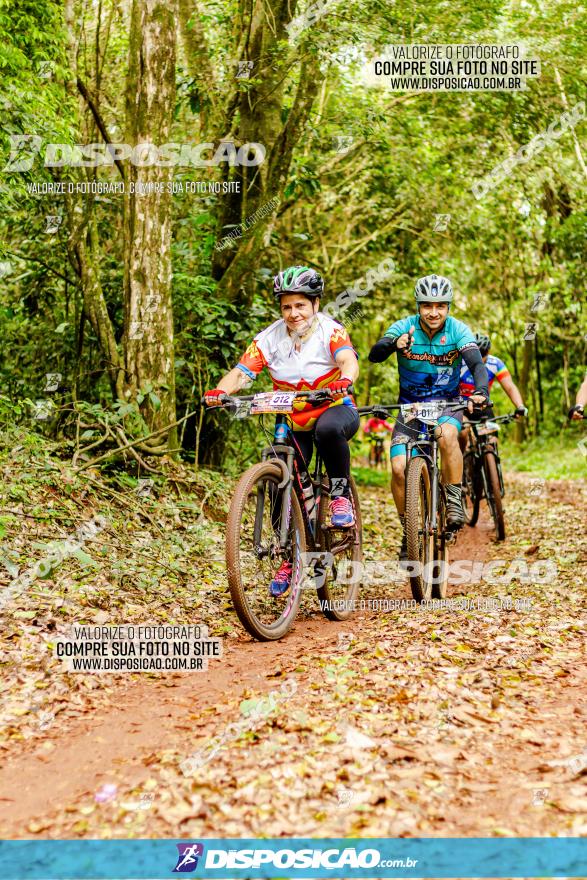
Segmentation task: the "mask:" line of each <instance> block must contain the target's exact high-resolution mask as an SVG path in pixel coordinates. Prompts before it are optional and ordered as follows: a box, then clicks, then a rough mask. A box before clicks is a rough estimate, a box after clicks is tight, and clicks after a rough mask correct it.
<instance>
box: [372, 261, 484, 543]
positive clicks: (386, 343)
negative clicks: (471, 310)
mask: <svg viewBox="0 0 587 880" xmlns="http://www.w3.org/2000/svg"><path fill="white" fill-rule="evenodd" d="M414 295H415V298H416V304H417V308H418V314H416V315H410V316H409V317H408V318H403V319H402V320H400V321H396V322H395V324H392V325H391V327H390V328H389V330H387V332H386V333H385V335H384V336H383V338H382V339H380V340H379V342H376V343H375V345H374V346H373V348H372V349H371V351H370V353H369V360H370V361H372V362H373V363H380V362H382V361H385V360H387V358H388V357H389V356H390V355H391V354H393V352H397V362H398V368H399V382H400V393H399V403H417V402H419V401H428V400H454V399H456V398H458V397H459V382H460V376H461V365H462V362H463V360H464V361H465V363H466V365H467V366H468V368H469V369H470V371H471V375H472V376H473V380H474V383H475V387H474V391H473V393H472V394H471V396H470V397H469V403H468V410H469V412H470V413H472V412H473V411H474V408H475V406H476V407H485V406H486V405H487V401H488V399H489V391H488V387H487V383H488V377H487V370H486V368H485V365H484V363H483V360H482V359H481V354H480V352H479V349H478V347H477V343H476V342H475V337H474V336H473V333H472V332H471V330H470V329H469V327H467V325H466V324H463V322H462V321H457V320H456V318H453V317H452V316H450V315H449V309H450V304H451V302H452V301H453V290H452V285H451V283H450V281H449V280H448V278H444V277H443V276H442V275H427V276H426V277H424V278H419V279H418V281H417V282H416V287H415V292H414ZM462 422H463V413H462V412H458V413H455V412H447V414H446V415H442V416H441V417H440V419H439V428H438V445H439V447H440V453H441V458H442V479H443V483H444V487H445V490H446V498H447V511H446V512H447V527H448V528H449V529H452V530H454V531H456V530H457V529H460V528H462V527H463V525H464V523H465V516H464V513H463V506H462V502H461V480H462V476H463V456H462V453H461V450H460V447H459V443H458V435H459V431H460V430H461V425H462ZM417 436H418V430H417V428H414V427H412V426H411V425H410V424H406V422H405V421H404V420H403V417H400V418H398V420H397V422H396V425H395V428H394V431H393V435H392V439H391V470H392V479H391V491H392V494H393V499H394V501H395V506H396V508H397V512H398V514H399V518H400V521H401V523H402V527H403V537H402V543H401V548H400V559H406V557H407V538H406V532H405V468H406V443H407V441H408V440H409V439H414V438H416V437H417Z"/></svg>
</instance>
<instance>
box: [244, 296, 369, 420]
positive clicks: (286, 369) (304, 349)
mask: <svg viewBox="0 0 587 880" xmlns="http://www.w3.org/2000/svg"><path fill="white" fill-rule="evenodd" d="M296 342H298V343H299V340H296V339H295V338H294V337H293V336H291V335H290V334H289V332H288V329H287V325H286V323H285V321H284V320H283V318H279V319H278V320H277V321H274V323H273V324H271V325H270V326H269V327H266V328H265V330H261V332H260V333H257V335H256V336H255V338H254V339H253V341H252V342H251V344H250V345H249V347H248V348H247V350H246V351H245V353H244V354H243V356H242V357H241V359H240V361H239V362H238V364H237V367H238V368H239V369H240V370H242V371H243V372H244V373H246V375H247V376H249V377H250V378H251V379H254V378H255V376H257V375H258V374H259V373H260V372H261V370H262V369H263V367H267V369H268V370H269V373H270V375H271V378H272V379H273V387H274V388H275V389H276V390H279V391H314V390H316V389H318V388H325V387H326V386H327V385H328V384H329V383H330V382H334V381H336V379H340V375H341V373H340V369H339V366H338V364H337V363H336V361H335V357H336V355H337V354H338V353H339V352H340V351H342V350H343V349H350V350H351V351H353V352H354V353H355V355H356V356H357V357H358V355H357V352H356V351H355V349H354V348H353V344H352V342H351V340H350V336H349V334H348V333H347V331H346V330H345V328H344V327H343V326H342V324H339V323H338V321H335V320H334V319H333V318H330V317H329V316H328V315H324V314H323V313H322V312H317V313H316V315H315V317H314V322H313V330H312V333H311V335H310V336H309V337H308V338H307V339H306V340H305V341H303V342H302V343H301V346H300V350H299V351H296ZM341 403H342V400H337V401H333V402H332V403H330V404H325V405H324V406H321V407H317V408H316V407H311V406H309V405H308V404H306V403H304V402H303V401H299V404H296V406H298V405H299V411H298V412H294V413H293V414H292V416H291V418H292V421H293V423H294V427H295V429H296V430H298V431H309V430H310V429H311V428H313V427H314V424H315V423H316V419H317V418H318V417H319V416H320V415H322V413H323V412H325V411H326V410H327V409H328V408H329V406H338V405H340V404H341Z"/></svg>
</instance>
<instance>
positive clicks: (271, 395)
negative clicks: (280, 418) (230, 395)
mask: <svg viewBox="0 0 587 880" xmlns="http://www.w3.org/2000/svg"><path fill="white" fill-rule="evenodd" d="M295 396H296V395H295V392H294V391H267V392H264V393H263V394H255V397H254V398H253V403H252V406H251V413H273V412H275V413H280V412H282V413H283V412H293V402H294V400H295Z"/></svg>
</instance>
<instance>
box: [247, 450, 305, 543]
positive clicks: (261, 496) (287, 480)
mask: <svg viewBox="0 0 587 880" xmlns="http://www.w3.org/2000/svg"><path fill="white" fill-rule="evenodd" d="M294 455H295V452H294V449H293V447H291V446H289V445H286V444H279V443H277V444H274V445H273V446H267V447H265V449H264V450H263V452H262V453H261V460H262V461H269V460H274V461H275V463H276V464H277V465H279V467H280V468H281V472H282V480H281V482H280V483H279V485H278V486H277V487H275V488H274V489H273V491H274V492H275V489H283V493H282V497H281V512H280V516H279V547H280V549H281V550H282V551H285V550H287V545H288V533H289V521H290V517H291V492H292V474H293V462H294ZM280 456H284V457H285V461H284V459H283V458H281V457H280ZM269 491H270V493H271V489H270V490H269ZM270 501H271V497H270ZM264 507H265V493H264V492H263V493H259V492H258V493H257V507H256V509H255V527H254V532H253V539H254V543H255V547H261V533H262V530H263V512H264Z"/></svg>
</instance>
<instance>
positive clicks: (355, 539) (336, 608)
mask: <svg viewBox="0 0 587 880" xmlns="http://www.w3.org/2000/svg"><path fill="white" fill-rule="evenodd" d="M328 488H329V482H328V477H326V478H325V479H324V481H323V484H322V494H321V497H320V511H319V520H318V544H319V547H320V549H321V550H324V551H326V553H330V554H332V558H331V559H330V557H327V558H328V559H329V560H330V563H331V564H330V565H327V566H326V567H325V571H324V574H323V575H321V580H322V584H321V586H319V587H318V590H317V592H318V599H319V602H320V609H321V611H322V613H323V614H324V615H325V617H327V618H328V619H329V620H348V618H349V617H350V616H351V614H352V613H353V604H354V602H355V600H356V598H357V596H358V595H359V590H360V588H361V568H362V563H363V526H362V522H361V507H360V505H359V495H358V492H357V487H356V485H355V481H354V480H353V478H352V477H351V480H350V489H351V503H352V505H353V509H354V512H355V525H354V527H353V528H350V529H330V528H323V526H327V525H328V520H329V509H328V502H329V500H330V495H329V491H328Z"/></svg>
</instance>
